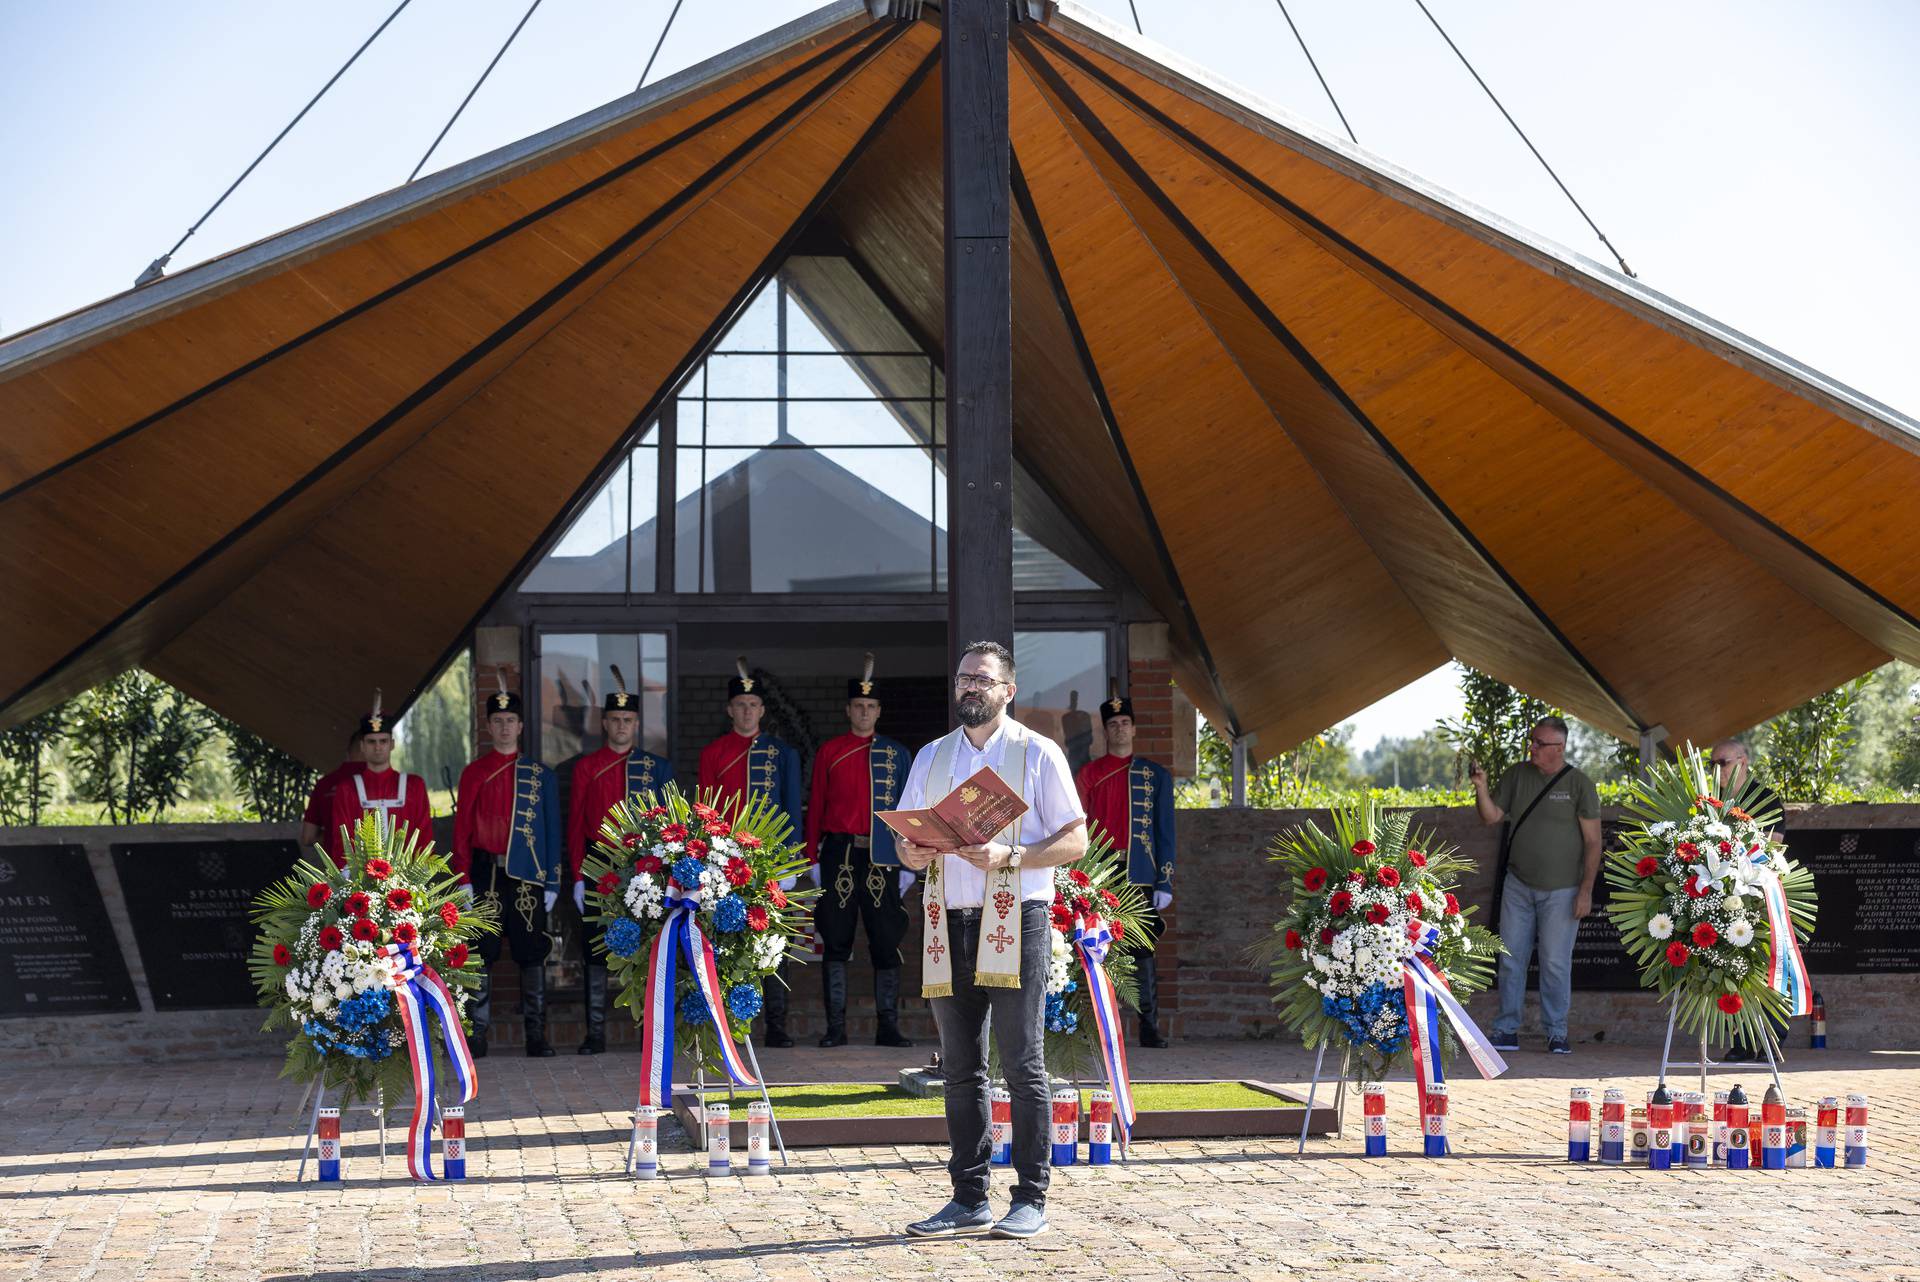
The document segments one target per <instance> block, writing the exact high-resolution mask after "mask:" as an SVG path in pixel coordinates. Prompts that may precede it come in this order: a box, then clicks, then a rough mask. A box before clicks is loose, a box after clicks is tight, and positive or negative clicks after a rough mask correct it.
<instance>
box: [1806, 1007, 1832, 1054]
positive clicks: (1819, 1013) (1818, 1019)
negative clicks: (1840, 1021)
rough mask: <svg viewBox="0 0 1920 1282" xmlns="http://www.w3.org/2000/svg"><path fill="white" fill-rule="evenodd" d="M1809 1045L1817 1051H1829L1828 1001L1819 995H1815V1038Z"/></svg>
mask: <svg viewBox="0 0 1920 1282" xmlns="http://www.w3.org/2000/svg"><path fill="white" fill-rule="evenodd" d="M1808 1044H1809V1045H1810V1046H1812V1048H1813V1049H1814V1050H1817V1051H1823V1050H1825V1049H1827V999H1826V998H1824V997H1822V996H1821V995H1820V994H1818V993H1815V994H1814V995H1813V1037H1812V1039H1811V1041H1810V1042H1809V1043H1808Z"/></svg>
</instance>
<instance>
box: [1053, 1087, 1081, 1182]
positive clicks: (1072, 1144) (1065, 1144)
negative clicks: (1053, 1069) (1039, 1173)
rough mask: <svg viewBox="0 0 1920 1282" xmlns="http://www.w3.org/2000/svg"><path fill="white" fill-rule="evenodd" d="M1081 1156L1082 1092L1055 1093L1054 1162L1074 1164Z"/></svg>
mask: <svg viewBox="0 0 1920 1282" xmlns="http://www.w3.org/2000/svg"><path fill="white" fill-rule="evenodd" d="M1079 1157H1080V1092H1079V1091H1077V1090H1060V1091H1055V1092H1054V1093H1053V1164H1054V1165H1055V1166H1072V1165H1073V1164H1074V1163H1075V1162H1076V1161H1078V1160H1079Z"/></svg>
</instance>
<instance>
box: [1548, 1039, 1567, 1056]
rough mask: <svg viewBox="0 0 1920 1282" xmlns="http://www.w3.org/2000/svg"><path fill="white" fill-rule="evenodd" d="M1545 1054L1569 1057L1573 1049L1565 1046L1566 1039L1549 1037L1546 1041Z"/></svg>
mask: <svg viewBox="0 0 1920 1282" xmlns="http://www.w3.org/2000/svg"><path fill="white" fill-rule="evenodd" d="M1547 1054H1549V1055H1571V1054H1573V1047H1571V1046H1569V1045H1567V1039H1566V1038H1564V1037H1549V1038H1548V1039H1547Z"/></svg>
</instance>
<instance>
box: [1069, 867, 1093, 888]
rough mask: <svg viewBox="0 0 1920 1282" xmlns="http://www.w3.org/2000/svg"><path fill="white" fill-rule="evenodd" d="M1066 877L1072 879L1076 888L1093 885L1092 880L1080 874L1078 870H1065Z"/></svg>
mask: <svg viewBox="0 0 1920 1282" xmlns="http://www.w3.org/2000/svg"><path fill="white" fill-rule="evenodd" d="M1067 876H1068V877H1069V878H1071V879H1072V881H1073V884H1074V885H1076V886H1090V885H1092V884H1093V878H1091V877H1089V876H1087V874H1085V873H1083V872H1081V871H1080V870H1079V869H1078V868H1069V869H1067Z"/></svg>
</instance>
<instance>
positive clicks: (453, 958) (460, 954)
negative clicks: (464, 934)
mask: <svg viewBox="0 0 1920 1282" xmlns="http://www.w3.org/2000/svg"><path fill="white" fill-rule="evenodd" d="M466 964H467V946H466V945H465V944H455V945H454V946H453V947H451V948H449V949H447V965H449V966H451V967H453V968H454V969H455V970H459V969H460V968H461V967H462V966H464V965H466Z"/></svg>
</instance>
